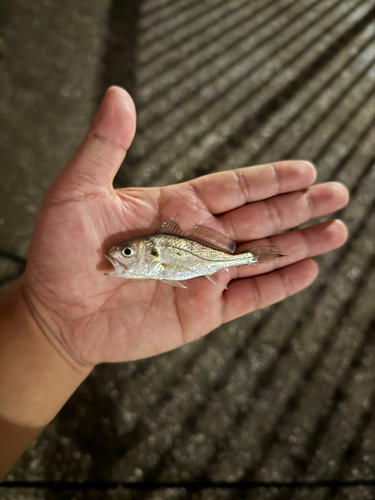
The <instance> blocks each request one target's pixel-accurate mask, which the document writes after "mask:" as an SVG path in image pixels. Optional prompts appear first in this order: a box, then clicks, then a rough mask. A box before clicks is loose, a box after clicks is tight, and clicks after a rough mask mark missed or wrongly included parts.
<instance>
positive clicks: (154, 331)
mask: <svg viewBox="0 0 375 500" xmlns="http://www.w3.org/2000/svg"><path fill="white" fill-rule="evenodd" d="M134 131H135V110H134V105H133V103H132V101H131V98H130V97H129V95H128V94H127V93H126V92H125V91H123V90H122V89H119V88H116V87H112V88H111V89H109V91H108V92H107V94H106V97H105V98H104V101H103V103H102V105H101V107H100V109H99V112H98V114H97V116H96V118H95V120H94V122H93V124H92V126H91V128H90V131H89V132H88V134H87V136H86V138H85V140H84V142H83V143H82V145H81V146H80V148H79V149H78V151H77V153H76V154H75V156H74V157H73V158H72V159H71V161H70V162H69V163H68V165H67V166H66V167H65V168H64V169H63V171H62V172H61V173H60V175H59V176H58V178H57V179H56V181H55V182H54V184H53V185H52V186H51V188H50V190H49V191H48V193H47V195H46V197H45V200H44V202H43V205H42V207H41V210H40V213H39V215H38V218H37V223H36V228H35V231H34V234H33V239H32V242H31V246H30V251H29V255H28V264H27V270H26V273H25V275H24V277H23V281H22V285H23V291H24V295H25V298H26V300H27V303H28V305H29V307H30V310H31V311H32V313H33V315H34V317H35V319H36V321H37V322H38V324H39V326H40V327H41V328H42V329H43V332H44V333H45V334H46V335H47V336H48V338H49V339H50V340H51V341H52V342H53V343H54V344H55V345H56V347H57V348H58V349H60V350H61V351H62V352H63V353H64V354H65V355H66V354H68V355H69V356H70V355H72V356H73V357H74V358H75V359H77V360H79V361H81V362H83V363H85V364H90V365H91V364H96V363H99V362H103V361H125V360H132V359H138V358H143V357H147V356H152V355H155V354H159V353H162V352H164V351H167V350H170V349H173V348H176V347H178V346H180V345H182V344H184V343H186V342H190V341H192V340H195V339H198V338H199V337H201V336H202V335H204V334H206V333H208V332H210V331H211V330H213V329H214V328H216V327H217V326H219V325H220V324H222V323H224V322H226V321H229V320H231V319H234V318H236V317H238V316H241V315H243V314H246V313H248V312H251V311H254V310H255V309H258V308H262V307H265V306H268V305H270V304H272V303H275V302H278V301H280V300H282V299H284V298H285V297H287V296H289V295H292V294H294V293H296V292H298V291H300V290H302V289H303V288H305V287H306V286H308V285H309V284H310V283H311V282H312V281H313V280H314V278H315V277H316V274H317V266H316V264H315V263H314V262H313V261H312V260H311V259H310V257H312V256H314V255H317V254H320V253H323V252H327V251H329V250H332V249H333V248H336V247H338V246H340V245H341V244H343V242H344V241H345V239H346V229H345V226H344V225H343V224H342V223H341V222H339V221H331V222H328V223H323V224H319V225H316V226H313V227H309V228H307V229H303V230H299V231H294V232H289V233H285V234H279V235H277V236H273V237H272V235H273V234H274V233H277V232H280V231H283V230H286V229H290V228H292V227H294V226H296V225H298V224H301V223H303V222H305V221H307V220H309V219H311V218H314V217H317V216H321V215H324V214H327V213H330V212H333V211H335V210H337V209H340V208H342V207H343V206H344V205H345V204H346V203H347V200H348V195H347V192H346V189H345V188H344V187H343V186H342V185H340V184H337V183H326V184H321V185H316V186H312V187H309V186H310V185H311V184H312V183H313V182H314V180H315V170H314V168H313V167H312V165H311V164H309V163H308V162H301V161H288V162H280V163H275V164H273V165H264V166H258V167H251V168H244V169H241V170H236V171H228V172H221V173H218V174H213V175H209V176H204V177H201V178H198V179H195V180H193V181H191V182H187V183H182V184H178V185H173V186H168V187H163V188H139V189H136V188H130V189H121V190H114V189H113V186H112V181H113V177H114V175H115V174H116V172H117V170H118V168H119V167H120V165H121V163H122V161H123V158H124V156H125V152H126V150H127V149H128V147H129V146H130V143H131V141H132V139H133V136H134ZM171 217H173V218H174V219H175V220H176V221H177V222H178V223H179V225H180V226H181V227H182V229H189V228H191V227H192V226H194V225H196V224H198V223H199V224H204V225H207V226H209V227H211V228H213V229H216V230H218V231H221V232H223V233H225V234H228V235H229V236H230V237H232V238H233V239H235V240H236V241H237V242H238V243H239V246H238V249H239V250H240V251H241V250H244V249H246V248H250V247H251V246H254V242H253V241H254V240H257V241H256V245H259V244H263V243H267V242H269V241H270V237H272V240H271V241H272V243H273V244H275V245H277V246H278V248H279V250H280V252H281V253H282V254H283V255H285V257H282V258H280V259H277V260H275V261H273V262H270V263H267V264H261V265H258V266H257V265H255V266H243V267H237V268H231V269H230V270H229V271H228V272H226V271H225V270H223V271H220V272H219V273H217V275H216V276H215V281H216V283H217V284H216V286H215V285H213V284H212V283H210V282H209V281H208V280H206V279H205V278H196V279H193V280H189V281H187V282H186V283H185V284H186V285H187V286H188V289H187V290H184V289H180V288H174V287H172V286H169V285H167V284H164V283H161V282H158V281H155V280H144V281H133V280H122V279H119V278H114V277H109V276H106V275H105V274H104V271H105V266H106V265H107V267H108V265H109V263H107V264H105V262H106V261H105V259H104V253H105V252H106V251H107V250H108V249H109V248H110V247H111V246H112V245H113V244H116V243H119V242H120V241H122V240H125V239H128V238H131V237H134V236H141V235H146V234H153V233H155V232H157V230H158V229H159V228H160V226H161V224H162V223H163V222H164V221H166V220H168V219H169V218H171ZM251 241H252V242H253V243H251ZM226 287H227V289H226Z"/></svg>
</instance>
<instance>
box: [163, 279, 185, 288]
mask: <svg viewBox="0 0 375 500" xmlns="http://www.w3.org/2000/svg"><path fill="white" fill-rule="evenodd" d="M160 281H162V282H163V283H167V285H172V286H175V287H177V288H186V289H187V286H185V285H184V284H183V283H181V281H175V280H160Z"/></svg>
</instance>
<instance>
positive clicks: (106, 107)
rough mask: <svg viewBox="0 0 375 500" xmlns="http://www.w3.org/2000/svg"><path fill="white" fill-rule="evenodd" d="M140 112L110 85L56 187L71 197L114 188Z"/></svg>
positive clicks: (124, 92) (122, 93)
mask: <svg viewBox="0 0 375 500" xmlns="http://www.w3.org/2000/svg"><path fill="white" fill-rule="evenodd" d="M135 124H136V112H135V106H134V102H133V100H132V98H131V97H130V95H129V94H128V93H127V92H126V91H125V90H124V89H121V88H120V87H110V88H109V89H108V90H107V92H106V94H105V96H104V99H103V101H102V103H101V105H100V107H99V110H98V112H97V114H96V116H95V118H94V120H93V122H92V124H91V127H90V129H89V131H88V132H87V135H86V137H85V138H84V140H83V142H82V144H81V145H80V146H79V148H78V149H77V151H76V153H75V154H74V156H73V157H72V158H71V160H70V161H69V162H68V164H67V165H66V166H65V167H64V169H63V170H62V172H61V173H60V175H59V176H58V178H57V179H56V182H55V186H54V188H55V189H56V190H58V191H60V189H61V190H62V191H64V195H65V196H64V198H65V197H66V195H68V196H69V198H70V197H71V198H75V197H76V196H77V195H80V196H82V195H86V194H94V193H100V192H103V191H108V190H110V189H112V183H113V179H114V177H115V175H116V173H117V171H118V169H119V168H120V166H121V163H122V162H123V160H124V158H125V155H126V151H127V150H128V148H129V146H130V144H131V143H132V140H133V138H134V134H135Z"/></svg>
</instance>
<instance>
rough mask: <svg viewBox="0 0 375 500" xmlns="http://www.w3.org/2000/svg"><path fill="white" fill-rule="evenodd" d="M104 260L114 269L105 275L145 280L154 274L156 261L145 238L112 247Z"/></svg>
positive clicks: (134, 239)
mask: <svg viewBox="0 0 375 500" xmlns="http://www.w3.org/2000/svg"><path fill="white" fill-rule="evenodd" d="M105 256H106V258H107V259H108V260H109V262H110V263H111V264H112V265H113V267H114V268H115V269H114V271H111V272H107V273H105V274H107V275H109V276H118V277H120V278H136V279H137V278H138V279H142V278H147V277H151V276H152V275H153V274H154V269H155V266H156V259H155V256H154V255H153V252H152V249H150V242H149V241H148V239H147V238H142V237H141V238H133V239H131V240H127V241H124V242H123V243H119V244H118V245H115V246H114V247H112V248H111V249H110V250H109V251H108V252H107V253H106V254H105Z"/></svg>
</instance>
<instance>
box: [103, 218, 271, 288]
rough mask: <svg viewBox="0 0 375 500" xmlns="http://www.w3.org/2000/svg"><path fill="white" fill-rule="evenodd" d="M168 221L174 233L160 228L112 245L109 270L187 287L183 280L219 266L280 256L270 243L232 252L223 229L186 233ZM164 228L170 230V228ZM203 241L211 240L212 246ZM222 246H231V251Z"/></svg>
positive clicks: (201, 227)
mask: <svg viewBox="0 0 375 500" xmlns="http://www.w3.org/2000/svg"><path fill="white" fill-rule="evenodd" d="M169 225H170V226H171V227H172V229H169V232H173V233H175V234H165V233H163V232H160V233H158V234H154V235H150V236H141V237H139V238H133V239H130V240H127V241H125V242H123V243H120V244H119V245H115V246H114V247H113V248H111V250H109V252H107V254H106V257H107V258H108V260H109V261H110V262H111V263H112V264H113V266H114V267H115V271H114V272H112V273H107V274H110V275H112V276H118V277H122V278H128V279H129V278H130V279H155V280H161V281H165V282H167V283H169V284H173V285H174V286H182V287H183V288H185V286H184V285H182V284H181V283H180V282H181V281H184V280H189V279H192V278H197V277H199V276H207V277H208V276H211V275H213V274H215V273H216V272H217V271H219V270H220V269H225V268H228V267H234V266H242V265H251V264H256V263H258V262H261V261H265V260H267V259H268V260H271V259H273V258H275V257H276V256H279V254H278V252H277V250H276V249H275V248H274V247H271V246H264V247H256V248H253V249H250V250H249V251H246V252H243V253H239V254H233V253H231V252H232V250H233V251H234V248H235V244H234V242H233V240H230V239H229V238H227V237H226V236H224V235H222V234H221V233H217V232H216V231H214V230H212V229H208V228H204V226H197V227H196V228H195V229H194V230H193V232H191V233H188V234H187V235H186V236H185V235H183V233H182V230H181V229H180V228H179V226H178V225H177V224H176V223H175V222H174V221H173V223H171V222H170V221H169ZM164 230H167V231H168V228H167V229H164ZM161 231H163V228H162V229H161ZM194 231H195V232H194ZM176 233H177V234H178V235H176ZM198 233H199V234H198ZM197 235H198V236H197ZM189 237H190V238H195V239H198V240H199V241H194V239H189ZM208 240H209V241H208ZM201 241H205V242H207V243H208V242H209V244H210V245H211V246H208V244H203V243H202V242H201ZM213 246H216V248H213ZM220 248H225V249H229V248H230V249H231V252H229V251H224V250H221V249H220Z"/></svg>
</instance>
